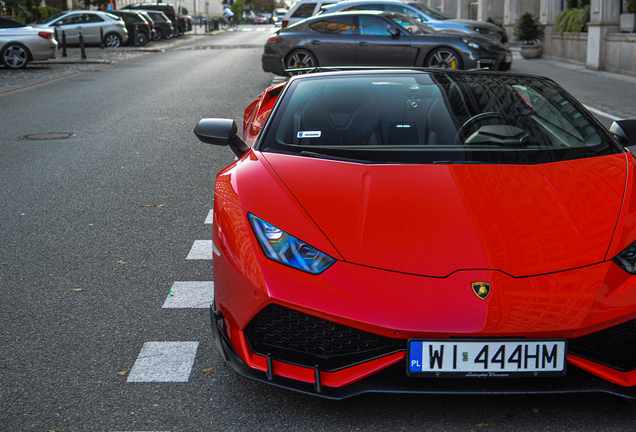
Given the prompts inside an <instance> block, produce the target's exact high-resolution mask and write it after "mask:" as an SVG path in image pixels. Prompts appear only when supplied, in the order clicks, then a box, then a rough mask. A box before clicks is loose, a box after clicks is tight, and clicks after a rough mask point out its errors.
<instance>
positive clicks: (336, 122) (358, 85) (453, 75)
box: [256, 70, 624, 164]
mask: <svg viewBox="0 0 636 432" xmlns="http://www.w3.org/2000/svg"><path fill="white" fill-rule="evenodd" d="M256 148H257V149H258V150H262V151H265V152H279V153H286V154H296V155H301V156H307V157H324V158H328V159H337V160H350V161H354V162H360V163H399V164H407V163H418V164H428V163H487V164H490V163H501V164H539V163H548V162H555V161H563V160H571V159H579V158H585V157H593V156H599V155H605V154H612V153H620V152H623V151H624V150H623V149H622V148H621V147H619V146H618V145H617V144H616V143H615V142H614V141H613V140H612V139H611V137H610V136H609V134H608V132H607V131H606V130H605V129H604V128H603V127H602V126H601V125H600V124H599V123H598V122H597V121H596V120H595V119H594V118H593V117H591V116H590V115H589V113H587V112H586V111H584V110H583V109H582V108H581V106H580V104H578V103H577V102H576V101H575V100H574V99H573V98H572V97H571V96H570V95H569V94H567V93H566V92H565V91H564V90H563V89H561V88H560V87H559V86H558V85H557V84H555V83H554V82H553V81H551V80H549V79H546V78H539V77H532V76H521V75H505V74H494V73H490V72H480V71H475V72H461V73H457V72H441V71H440V72H436V71H435V72H432V71H412V70H409V71H406V70H405V71H396V72H383V73H364V72H359V73H356V72H346V73H343V72H339V73H324V74H315V75H305V76H301V77H297V78H296V79H292V80H291V82H290V83H289V84H288V87H287V89H286V90H285V92H284V93H283V95H282V96H281V99H280V100H279V102H278V106H277V108H275V110H274V112H273V113H272V115H271V119H270V121H269V123H268V125H267V126H266V127H265V130H264V131H263V135H262V137H261V138H260V140H259V142H258V144H257V146H256Z"/></svg>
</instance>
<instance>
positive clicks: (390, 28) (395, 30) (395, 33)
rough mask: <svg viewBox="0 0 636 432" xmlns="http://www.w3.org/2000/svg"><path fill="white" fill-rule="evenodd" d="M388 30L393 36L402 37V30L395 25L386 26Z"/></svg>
mask: <svg viewBox="0 0 636 432" xmlns="http://www.w3.org/2000/svg"><path fill="white" fill-rule="evenodd" d="M386 31H388V32H389V34H390V35H391V36H393V37H394V38H396V37H400V31H399V30H398V28H397V27H396V26H394V25H388V26H386Z"/></svg>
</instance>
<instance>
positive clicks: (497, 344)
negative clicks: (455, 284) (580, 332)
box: [407, 339, 566, 377]
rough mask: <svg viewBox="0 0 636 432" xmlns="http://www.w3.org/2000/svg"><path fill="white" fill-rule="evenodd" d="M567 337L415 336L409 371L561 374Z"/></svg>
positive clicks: (479, 374) (476, 374)
mask: <svg viewBox="0 0 636 432" xmlns="http://www.w3.org/2000/svg"><path fill="white" fill-rule="evenodd" d="M565 357H566V342H565V340H536V339H524V340H465V339H412V340H410V341H409V345H408V358H407V360H408V368H407V373H408V374H409V375H428V376H431V375H432V376H462V377H509V376H514V377H519V376H524V375H525V376H561V375H564V374H565V364H566V358H565Z"/></svg>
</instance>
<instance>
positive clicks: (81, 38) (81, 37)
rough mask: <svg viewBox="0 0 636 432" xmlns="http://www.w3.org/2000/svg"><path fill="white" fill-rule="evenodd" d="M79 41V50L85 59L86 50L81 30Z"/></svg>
mask: <svg viewBox="0 0 636 432" xmlns="http://www.w3.org/2000/svg"><path fill="white" fill-rule="evenodd" d="M79 43H80V50H81V52H82V60H86V51H85V50H84V35H83V34H82V32H80V33H79Z"/></svg>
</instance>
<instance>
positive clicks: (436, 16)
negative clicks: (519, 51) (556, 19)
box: [321, 0, 508, 45]
mask: <svg viewBox="0 0 636 432" xmlns="http://www.w3.org/2000/svg"><path fill="white" fill-rule="evenodd" d="M349 10H384V11H389V12H399V13H403V14H405V15H408V16H410V17H411V18H414V19H416V20H418V21H421V22H422V23H424V24H426V25H428V26H429V27H432V28H434V29H435V30H438V31H443V32H453V33H461V34H481V35H484V36H490V37H492V38H494V39H497V40H499V41H500V42H501V43H503V44H504V45H506V44H507V43H508V34H507V33H506V32H505V31H504V30H503V29H502V28H501V27H499V26H496V25H495V24H491V23H487V22H483V21H476V20H467V19H455V18H451V17H450V16H448V15H446V14H444V13H442V12H440V11H438V10H437V9H434V8H432V7H429V6H426V5H424V4H422V3H419V2H414V1H407V0H404V1H401V0H350V1H342V2H340V3H337V4H333V5H328V6H323V8H322V10H321V12H323V13H334V12H339V11H349Z"/></svg>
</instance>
